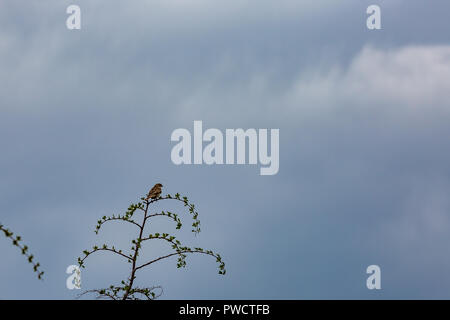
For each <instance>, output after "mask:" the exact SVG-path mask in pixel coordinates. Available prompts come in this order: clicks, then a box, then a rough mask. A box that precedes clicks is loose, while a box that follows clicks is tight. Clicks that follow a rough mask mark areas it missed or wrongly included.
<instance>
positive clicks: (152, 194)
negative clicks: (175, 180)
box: [145, 183, 163, 200]
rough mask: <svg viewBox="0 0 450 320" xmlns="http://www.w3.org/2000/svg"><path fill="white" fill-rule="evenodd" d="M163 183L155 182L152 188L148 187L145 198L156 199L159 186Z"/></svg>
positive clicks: (159, 191)
mask: <svg viewBox="0 0 450 320" xmlns="http://www.w3.org/2000/svg"><path fill="white" fill-rule="evenodd" d="M162 187H163V185H162V184H161V183H157V184H155V185H154V186H153V188H151V189H150V191H149V192H148V194H147V198H145V200H149V199H157V198H159V196H160V195H161V188H162Z"/></svg>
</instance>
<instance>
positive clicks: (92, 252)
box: [79, 248, 132, 265]
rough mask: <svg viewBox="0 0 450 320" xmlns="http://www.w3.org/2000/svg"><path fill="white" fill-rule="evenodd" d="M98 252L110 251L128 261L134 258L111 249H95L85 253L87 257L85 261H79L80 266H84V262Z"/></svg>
mask: <svg viewBox="0 0 450 320" xmlns="http://www.w3.org/2000/svg"><path fill="white" fill-rule="evenodd" d="M97 251H110V252H112V253H115V254H118V255H120V256H122V257H124V258H126V259H127V260H130V259H132V257H129V256H127V255H126V254H123V253H122V252H119V251H117V250H115V249H111V248H94V250H92V251H84V254H85V257H84V258H83V259H80V260H79V263H80V265H82V264H83V262H84V261H85V260H86V259H87V257H89V256H90V255H91V254H94V253H95V252H97Z"/></svg>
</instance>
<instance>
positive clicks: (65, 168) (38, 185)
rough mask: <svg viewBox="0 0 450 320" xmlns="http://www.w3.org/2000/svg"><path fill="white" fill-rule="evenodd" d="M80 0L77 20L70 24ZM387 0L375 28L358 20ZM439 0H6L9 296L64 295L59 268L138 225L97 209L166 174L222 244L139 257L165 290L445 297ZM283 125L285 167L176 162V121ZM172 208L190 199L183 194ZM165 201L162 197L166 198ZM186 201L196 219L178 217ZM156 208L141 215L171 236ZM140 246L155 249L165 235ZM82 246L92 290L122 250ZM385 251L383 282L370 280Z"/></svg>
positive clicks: (449, 211)
mask: <svg viewBox="0 0 450 320" xmlns="http://www.w3.org/2000/svg"><path fill="white" fill-rule="evenodd" d="M70 4H78V5H79V6H80V7H81V11H82V29H81V30H79V31H69V30H67V29H66V27H65V20H66V17H67V15H66V13H65V11H66V8H67V6H68V5H70ZM371 4H378V5H380V7H381V10H382V11H381V12H382V30H377V31H369V30H367V28H366V21H365V20H366V17H367V16H366V13H365V11H366V8H367V6H369V5H371ZM449 10H450V3H448V1H444V0H442V1H441V0H433V1H425V0H423V1H419V0H410V1H406V0H395V1H383V0H377V1H365V0H364V1H360V0H358V1H356V0H354V1H353V0H346V1H331V0H322V1H320V3H319V1H300V0H297V1H294V0H282V1H268V0H264V1H262V0H259V1H238V0H231V1H227V2H223V1H221V2H219V1H206V0H189V1H175V0H164V1H163V0H158V1H156V0H155V1H134V2H130V1H128V2H125V1H95V2H93V1H87V0H77V1H55V0H42V1H39V2H32V3H30V1H25V0H4V1H2V2H1V3H0V70H1V72H0V114H1V117H0V150H1V154H2V156H1V157H0V194H1V196H0V212H1V213H0V221H1V222H2V223H3V224H5V225H7V226H9V227H10V228H11V229H12V230H14V231H15V232H17V233H19V234H21V235H22V236H23V238H24V240H25V241H26V242H27V243H29V244H30V247H31V249H32V251H33V252H34V253H35V254H36V256H37V257H38V258H39V260H40V262H41V264H42V265H43V269H44V270H45V271H46V276H45V280H44V281H43V282H40V281H38V280H36V279H35V278H36V277H35V275H34V274H33V273H32V272H31V270H30V266H29V265H28V264H27V263H26V262H25V261H24V259H23V257H22V256H20V255H19V253H18V252H17V250H15V248H13V247H12V246H11V245H10V244H9V242H8V241H7V240H6V239H0V250H1V252H2V259H1V261H2V263H1V264H0V298H1V299H7V298H13V299H14V298H23V299H35V298H43V299H50V298H52V299H72V298H74V297H75V295H76V292H74V291H69V290H67V289H66V287H65V281H66V278H67V276H68V275H66V274H65V270H66V268H67V266H68V265H71V264H75V263H76V258H77V257H78V256H79V255H80V254H81V252H82V250H84V249H85V248H88V247H91V246H92V245H93V244H96V243H104V242H109V243H111V244H116V245H118V246H120V245H121V246H122V247H124V248H128V244H127V241H128V240H130V239H131V237H132V236H133V232H132V231H133V230H132V229H128V228H126V227H125V228H123V227H122V226H120V225H109V226H108V227H106V228H105V229H104V230H103V233H100V234H99V235H98V236H97V235H95V234H94V232H93V230H94V227H95V223H96V221H97V219H98V217H101V216H103V215H105V214H112V213H119V212H123V211H125V210H126V208H127V207H128V205H129V204H130V203H131V202H135V201H136V200H137V199H138V198H139V197H140V196H142V195H143V194H145V193H146V192H147V190H148V189H149V188H150V187H151V186H153V184H155V183H156V182H161V183H162V184H163V185H164V192H169V193H176V192H179V193H181V194H186V195H187V196H189V198H190V199H191V200H192V201H193V202H194V203H195V204H196V205H197V208H198V211H199V214H200V219H201V221H202V226H203V228H202V229H203V231H202V233H200V235H199V236H197V237H193V236H192V235H191V234H190V232H189V229H188V230H187V231H181V232H177V233H175V234H176V235H178V236H179V237H180V238H181V239H183V240H184V241H185V242H186V244H192V246H203V247H207V248H212V249H215V250H216V251H218V252H220V253H221V254H222V256H223V257H224V260H225V261H226V263H227V267H228V268H227V269H228V273H227V275H226V276H225V277H221V276H219V275H217V271H216V265H215V263H214V261H213V260H211V259H208V258H207V257H202V256H192V257H189V258H188V267H187V269H185V270H178V269H176V260H171V261H166V262H163V263H161V264H159V265H155V266H154V267H152V268H151V269H148V270H146V271H144V272H143V273H142V274H141V275H140V276H139V278H138V280H139V285H141V286H143V285H149V286H151V285H161V286H163V287H164V295H163V298H167V299H170V298H174V299H175V298H189V299H197V298H211V299H222V298H237V299H240V298H255V299H266V298H273V299H281V298H283V299H316V298H323V299H333V298H337V299H348V298H364V299H365V298H367V299H378V298H385V299H396V298H402V299H404V298H413V299H415V298H450V277H449V276H448V275H447V273H446V272H445V270H447V269H448V268H450V256H449V255H450V252H449V251H450V250H449V249H448V242H449V240H450V200H449V197H448V194H449V191H450V180H449V179H450V165H449V163H450V161H449V160H450V151H449V150H450V148H449V139H448V137H449V134H450V126H449V119H450V108H449V101H450V91H449V90H448V88H449V87H450V33H449V32H448V30H449V24H450V22H449V21H448V11H449ZM194 120H202V121H203V126H204V127H205V128H218V129H220V130H223V131H225V129H227V128H240V127H242V128H279V129H280V170H279V173H278V174H277V175H274V176H260V175H259V167H258V166H250V165H247V166H225V165H224V166H206V165H203V166H187V165H185V166H183V165H182V166H175V165H174V164H173V163H172V162H171V160H170V151H171V148H172V146H173V143H171V142H170V135H171V133H172V131H173V130H175V129H177V128H188V129H189V130H191V131H192V126H193V121H194ZM167 206H168V207H169V208H167V207H164V209H172V210H173V211H178V212H179V213H180V214H181V213H182V209H183V208H182V207H179V206H176V205H174V204H167ZM155 209H162V207H158V208H155ZM186 216H187V215H186ZM172 227H173V225H172V224H165V223H163V222H161V221H158V222H155V225H153V226H151V228H150V229H149V230H150V231H153V232H158V231H159V232H163V231H165V230H167V231H172V230H173V229H172ZM163 249H164V247H163V246H159V245H155V246H154V247H149V251H148V256H152V254H157V253H159V252H161V250H163ZM120 262H121V261H120V260H116V259H114V258H113V257H110V256H108V255H103V256H98V257H96V258H93V259H92V260H90V261H88V263H87V269H86V270H83V274H82V285H83V288H84V289H90V288H97V287H102V286H107V285H109V284H112V283H117V282H119V281H120V280H121V279H123V278H125V277H126V275H127V271H128V265H126V264H125V265H122V264H120ZM371 264H377V265H379V266H380V267H381V272H382V290H380V291H373V290H372V291H370V290H368V289H367V288H366V285H365V284H366V277H367V275H366V273H365V270H366V267H367V266H368V265H371Z"/></svg>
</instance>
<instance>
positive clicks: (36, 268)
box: [0, 224, 44, 280]
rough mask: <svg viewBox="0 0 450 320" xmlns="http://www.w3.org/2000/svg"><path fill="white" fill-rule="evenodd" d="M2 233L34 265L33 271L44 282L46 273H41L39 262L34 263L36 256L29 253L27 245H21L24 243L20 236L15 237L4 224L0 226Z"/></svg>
mask: <svg viewBox="0 0 450 320" xmlns="http://www.w3.org/2000/svg"><path fill="white" fill-rule="evenodd" d="M0 231H2V232H3V233H4V234H5V237H7V238H9V239H11V241H12V243H13V245H14V246H16V247H17V248H19V249H20V251H21V253H22V254H23V255H24V256H25V257H26V258H27V260H28V262H29V263H30V264H32V266H33V271H34V272H36V273H37V274H38V275H37V277H38V279H39V280H42V276H43V275H44V271H40V270H39V267H40V266H41V265H40V263H39V262H33V259H34V256H33V255H32V254H30V253H29V252H28V246H27V245H21V244H20V241H22V238H21V237H20V236H17V235H16V236H15V237H14V233H13V232H12V231H10V230H8V229H6V228H4V226H3V225H2V224H0Z"/></svg>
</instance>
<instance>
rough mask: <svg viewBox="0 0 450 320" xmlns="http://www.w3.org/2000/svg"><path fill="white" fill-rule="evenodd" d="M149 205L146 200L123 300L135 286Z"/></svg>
mask: <svg viewBox="0 0 450 320" xmlns="http://www.w3.org/2000/svg"><path fill="white" fill-rule="evenodd" d="M148 206H149V202H148V201H147V202H146V205H145V210H144V219H143V220H142V225H139V228H140V231H139V238H138V239H137V242H136V243H135V248H134V256H133V260H132V261H133V264H132V267H131V275H130V283H129V285H128V288H127V290H126V291H125V294H124V295H123V300H127V298H128V295H129V294H130V291H131V289H132V287H133V282H134V279H135V277H136V276H135V274H136V270H137V269H136V261H137V257H138V252H139V247H140V246H141V239H142V234H143V233H144V228H145V222H146V220H147V212H148Z"/></svg>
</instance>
